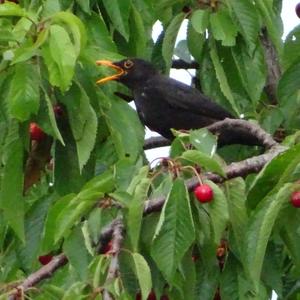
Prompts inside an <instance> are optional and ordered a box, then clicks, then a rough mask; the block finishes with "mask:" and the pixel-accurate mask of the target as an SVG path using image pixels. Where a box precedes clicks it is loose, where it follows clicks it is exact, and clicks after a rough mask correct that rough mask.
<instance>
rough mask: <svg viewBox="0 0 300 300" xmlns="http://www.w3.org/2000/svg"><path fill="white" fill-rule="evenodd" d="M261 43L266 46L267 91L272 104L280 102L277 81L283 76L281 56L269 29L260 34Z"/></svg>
mask: <svg viewBox="0 0 300 300" xmlns="http://www.w3.org/2000/svg"><path fill="white" fill-rule="evenodd" d="M260 40H261V43H262V45H263V48H264V54H265V61H266V64H267V82H266V85H265V92H266V94H267V96H268V98H269V100H270V102H271V103H272V104H276V103H278V99H277V93H276V91H277V83H278V80H279V78H280V76H281V70H280V65H279V58H278V55H277V51H276V49H275V47H274V45H273V43H272V41H271V40H270V38H269V36H268V32H267V29H266V28H264V29H263V30H262V32H261V36H260Z"/></svg>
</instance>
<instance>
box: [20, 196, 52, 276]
mask: <svg viewBox="0 0 300 300" xmlns="http://www.w3.org/2000/svg"><path fill="white" fill-rule="evenodd" d="M55 197H56V196H55V195H54V194H48V195H46V196H43V197H41V198H40V199H38V200H37V201H36V202H35V203H34V204H33V206H32V207H31V208H30V210H29V211H28V212H27V213H26V219H25V240H26V244H25V245H22V246H20V247H18V248H17V251H18V256H19V259H20V262H21V264H22V268H24V269H25V270H27V271H30V270H32V268H33V266H35V265H36V261H37V257H38V255H39V251H40V246H41V238H42V236H43V232H44V225H45V219H46V215H47V212H48V210H49V206H50V204H51V202H53V200H54V198H55ZM45 253H48V251H47V252H44V253H43V254H45Z"/></svg>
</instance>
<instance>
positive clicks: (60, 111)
mask: <svg viewBox="0 0 300 300" xmlns="http://www.w3.org/2000/svg"><path fill="white" fill-rule="evenodd" d="M53 111H54V114H55V117H56V118H60V117H62V116H63V115H64V110H63V108H62V107H61V106H60V105H54V106H53Z"/></svg>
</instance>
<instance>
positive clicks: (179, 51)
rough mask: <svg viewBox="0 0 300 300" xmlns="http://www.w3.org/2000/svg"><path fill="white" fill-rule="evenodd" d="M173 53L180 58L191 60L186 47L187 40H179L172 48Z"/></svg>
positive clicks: (188, 61)
mask: <svg viewBox="0 0 300 300" xmlns="http://www.w3.org/2000/svg"><path fill="white" fill-rule="evenodd" d="M174 55H176V56H178V57H179V58H180V59H182V60H184V61H186V62H187V63H190V62H191V61H192V57H191V54H190V52H189V49H188V45H187V40H181V41H180V42H179V43H178V44H177V45H176V48H175V50H174Z"/></svg>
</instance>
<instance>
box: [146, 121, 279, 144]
mask: <svg viewBox="0 0 300 300" xmlns="http://www.w3.org/2000/svg"><path fill="white" fill-rule="evenodd" d="M206 128H207V129H208V130H209V131H210V132H211V133H213V134H216V135H218V136H219V137H220V138H222V137H226V136H228V137H230V136H232V134H233V133H238V134H239V135H243V134H244V135H245V137H246V138H245V142H247V139H248V140H249V139H250V138H252V140H253V141H254V144H255V143H256V144H258V145H261V146H263V147H264V148H265V149H270V148H272V147H273V146H275V145H276V144H277V142H276V141H275V140H274V139H273V137H272V136H271V135H270V134H269V133H267V132H266V131H264V130H263V129H262V128H261V127H260V126H259V125H257V124H255V123H251V122H249V121H246V120H241V119H228V118H226V119H224V120H222V121H218V122H215V123H213V124H212V125H210V126H207V127H206ZM170 144H171V141H170V140H168V139H166V138H164V137H161V136H158V137H152V138H149V139H147V140H145V143H144V150H149V149H153V148H158V147H164V146H168V145H170Z"/></svg>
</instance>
